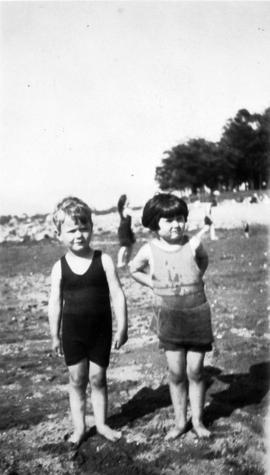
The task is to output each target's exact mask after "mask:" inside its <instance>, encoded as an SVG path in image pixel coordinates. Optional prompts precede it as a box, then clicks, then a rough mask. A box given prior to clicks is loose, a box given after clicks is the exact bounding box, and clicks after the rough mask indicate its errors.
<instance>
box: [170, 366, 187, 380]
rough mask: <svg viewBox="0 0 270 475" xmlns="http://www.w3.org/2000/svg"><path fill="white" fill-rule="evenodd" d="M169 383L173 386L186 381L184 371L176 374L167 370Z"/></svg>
mask: <svg viewBox="0 0 270 475" xmlns="http://www.w3.org/2000/svg"><path fill="white" fill-rule="evenodd" d="M169 381H170V383H173V384H180V383H184V382H185V381H186V373H185V372H184V371H181V372H180V371H179V372H176V371H173V370H172V369H169Z"/></svg>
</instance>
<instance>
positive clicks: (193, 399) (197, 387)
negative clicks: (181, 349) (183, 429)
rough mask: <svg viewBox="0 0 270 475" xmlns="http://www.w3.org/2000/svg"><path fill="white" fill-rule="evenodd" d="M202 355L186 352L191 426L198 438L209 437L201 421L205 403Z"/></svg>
mask: <svg viewBox="0 0 270 475" xmlns="http://www.w3.org/2000/svg"><path fill="white" fill-rule="evenodd" d="M204 355H205V354H204V353H197V352H195V351H188V353H187V375H188V380H189V400H190V406H191V413H192V425H193V429H194V431H195V432H196V434H197V436H198V437H210V435H211V433H210V432H209V430H208V429H206V427H205V426H204V424H203V421H202V418H203V408H204V401H205V383H204V379H203V361H204Z"/></svg>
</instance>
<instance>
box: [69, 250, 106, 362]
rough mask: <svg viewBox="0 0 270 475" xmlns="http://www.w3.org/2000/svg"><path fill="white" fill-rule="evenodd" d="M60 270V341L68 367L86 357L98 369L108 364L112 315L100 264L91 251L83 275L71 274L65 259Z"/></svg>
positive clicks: (99, 260)
mask: <svg viewBox="0 0 270 475" xmlns="http://www.w3.org/2000/svg"><path fill="white" fill-rule="evenodd" d="M61 268H62V296H63V309H62V340H63V351H64V356H65V361H66V364H67V365H68V366H70V365H74V364H77V363H79V362H80V361H81V360H82V359H84V358H87V359H88V360H90V361H93V362H94V363H96V364H98V365H99V366H103V367H107V366H108V364H109V358H110V350H111V342H112V314H111V305H110V296H109V287H108V282H107V278H106V274H105V271H104V269H103V266H102V261H101V251H94V254H93V259H92V262H91V264H90V266H89V268H88V270H87V271H86V272H85V273H84V274H83V275H78V274H75V273H74V272H72V270H71V268H70V267H69V265H68V263H67V260H66V258H65V256H63V257H62V258H61Z"/></svg>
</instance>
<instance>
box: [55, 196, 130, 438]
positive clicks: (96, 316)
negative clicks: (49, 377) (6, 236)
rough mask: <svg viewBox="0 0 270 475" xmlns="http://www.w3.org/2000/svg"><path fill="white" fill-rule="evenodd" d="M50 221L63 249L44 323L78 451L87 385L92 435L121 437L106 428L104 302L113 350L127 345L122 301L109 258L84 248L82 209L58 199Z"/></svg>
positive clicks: (87, 213) (86, 214)
mask: <svg viewBox="0 0 270 475" xmlns="http://www.w3.org/2000/svg"><path fill="white" fill-rule="evenodd" d="M53 221H54V224H55V226H56V228H57V232H58V236H59V238H60V240H61V241H62V243H63V244H64V245H65V246H66V249H67V253H66V254H65V255H64V256H63V257H62V258H61V259H60V260H59V261H57V262H56V264H55V265H54V266H53V269H52V274H51V294H50V299H49V323H50V331H51V336H52V347H53V350H54V351H55V352H56V353H57V354H58V355H61V354H62V344H63V353H64V357H65V362H66V364H67V367H68V371H69V398H70V409H71V416H72V420H73V425H74V432H73V434H72V435H71V436H70V437H69V442H70V443H71V444H75V445H78V444H80V442H81V441H82V440H83V437H84V434H85V406H86V388H87V385H88V380H89V381H90V384H91V387H92V405H93V412H94V416H95V422H96V429H97V432H98V433H100V434H101V435H103V436H104V437H106V438H107V439H109V440H111V441H115V440H117V439H119V438H120V437H121V432H119V431H115V430H112V429H111V428H110V427H109V426H108V425H107V424H106V416H107V383H106V370H107V367H108V364H109V358H110V350H111V341H112V315H111V306H110V296H111V299H112V304H113V307H114V311H115V315H116V320H117V332H116V335H115V340H114V348H116V349H119V348H120V347H121V346H122V345H123V344H124V343H125V342H126V341H127V315H126V301H125V296H124V293H123V291H122V288H121V284H120V283H119V279H118V277H117V274H116V271H115V268H114V264H113V261H112V259H111V257H110V256H108V255H107V254H104V253H102V252H101V251H99V250H94V249H93V248H92V247H91V246H90V241H91V236H92V229H93V224H92V216H91V210H90V208H89V207H88V206H87V204H85V203H84V202H83V201H81V200H80V199H78V198H75V197H67V198H64V199H63V200H62V201H61V202H60V203H59V204H58V205H57V207H56V209H55V211H54V214H53ZM61 326H62V338H60V327H61Z"/></svg>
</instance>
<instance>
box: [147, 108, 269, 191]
mask: <svg viewBox="0 0 270 475" xmlns="http://www.w3.org/2000/svg"><path fill="white" fill-rule="evenodd" d="M269 154H270V108H269V109H266V111H265V112H264V113H263V114H250V113H249V112H248V111H247V110H246V109H241V110H239V111H238V112H237V114H236V116H235V118H234V119H229V120H228V122H227V123H226V125H225V127H224V129H223V134H222V137H221V140H220V142H218V143H214V142H209V141H206V140H204V139H203V138H199V139H191V140H189V141H188V142H187V143H184V144H180V145H177V146H176V147H173V148H172V149H171V150H169V151H166V152H164V155H165V157H164V158H163V159H162V163H161V166H159V167H157V168H156V176H155V179H156V181H157V182H158V183H159V186H160V188H161V189H162V190H170V189H179V190H181V189H184V188H186V187H189V188H191V189H192V191H193V192H195V193H196V191H197V189H198V188H202V187H203V186H204V185H206V186H207V187H209V188H210V189H211V190H214V189H217V188H219V187H221V186H222V187H225V188H226V189H231V188H233V187H237V186H239V185H240V184H241V183H243V182H247V183H248V185H249V188H250V189H253V188H257V189H260V188H261V187H262V184H263V182H268V179H269V176H270V175H269V174H270V161H269Z"/></svg>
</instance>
